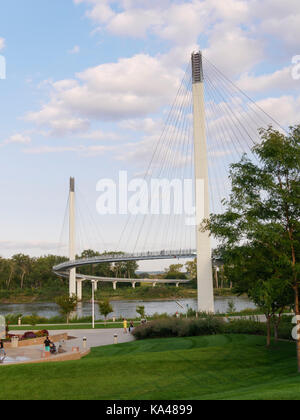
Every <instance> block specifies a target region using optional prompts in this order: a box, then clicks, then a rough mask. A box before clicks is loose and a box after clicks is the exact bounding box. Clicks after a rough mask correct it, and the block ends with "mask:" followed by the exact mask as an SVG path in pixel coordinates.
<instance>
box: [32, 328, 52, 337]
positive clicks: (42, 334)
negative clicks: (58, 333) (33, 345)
mask: <svg viewBox="0 0 300 420" xmlns="http://www.w3.org/2000/svg"><path fill="white" fill-rule="evenodd" d="M35 335H36V337H37V338H42V337H48V335H49V332H48V331H47V330H42V331H37V332H35Z"/></svg>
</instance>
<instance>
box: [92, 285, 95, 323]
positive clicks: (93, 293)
mask: <svg viewBox="0 0 300 420" xmlns="http://www.w3.org/2000/svg"><path fill="white" fill-rule="evenodd" d="M92 320H93V321H92V322H93V325H92V327H93V329H95V280H92Z"/></svg>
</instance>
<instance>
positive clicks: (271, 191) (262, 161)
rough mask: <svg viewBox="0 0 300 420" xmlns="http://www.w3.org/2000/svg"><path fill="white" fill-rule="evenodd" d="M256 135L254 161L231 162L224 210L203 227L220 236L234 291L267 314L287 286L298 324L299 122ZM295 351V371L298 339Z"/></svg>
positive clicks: (245, 157)
mask: <svg viewBox="0 0 300 420" xmlns="http://www.w3.org/2000/svg"><path fill="white" fill-rule="evenodd" d="M260 134H261V143H260V144H257V145H256V146H255V147H254V149H253V152H254V154H255V156H256V161H254V160H253V159H252V160H250V158H247V156H244V157H243V159H242V160H241V161H240V162H239V163H237V164H235V165H232V168H231V173H230V178H231V183H232V193H231V196H230V199H229V200H228V201H227V202H225V205H226V211H225V213H224V214H221V215H211V218H210V221H207V224H206V226H205V228H208V229H210V231H211V233H212V234H213V235H214V236H215V237H217V238H218V239H219V240H221V244H222V250H223V252H224V253H225V255H226V259H227V264H226V265H227V273H228V272H229V274H230V275H231V276H232V278H234V280H235V281H236V283H237V284H238V288H239V290H240V291H241V290H242V289H244V290H247V293H248V294H249V296H250V297H252V298H253V299H254V300H256V301H257V302H258V303H259V302H260V303H259V304H260V305H261V306H263V307H265V308H266V312H269V315H268V316H270V314H272V312H274V311H276V310H278V308H279V306H281V305H283V304H284V303H285V302H280V304H278V301H279V300H280V299H281V296H282V295H284V296H285V297H286V299H287V302H288V301H289V297H288V292H287V290H288V289H290V290H292V291H293V294H294V307H295V311H296V314H297V316H298V318H299V320H298V326H299V327H300V310H299V271H300V265H299V264H300V262H299V257H300V126H295V127H291V129H290V132H289V134H287V135H284V134H283V133H281V132H279V131H276V130H274V129H273V128H272V127H269V128H268V129H267V130H264V129H262V130H261V132H260ZM239 259H240V261H242V262H243V264H244V265H245V269H243V267H242V266H241V264H240V263H239ZM230 267H231V268H230ZM251 270H252V274H251ZM237 271H239V274H238V273H237ZM234 274H235V275H234ZM238 275H239V278H240V280H238V279H237V276H238ZM297 355H298V370H299V372H300V337H299V339H298V341H297Z"/></svg>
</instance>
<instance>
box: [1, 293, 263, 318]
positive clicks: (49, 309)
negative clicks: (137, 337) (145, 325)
mask: <svg viewBox="0 0 300 420" xmlns="http://www.w3.org/2000/svg"><path fill="white" fill-rule="evenodd" d="M230 301H234V303H235V308H236V310H237V311H242V310H243V309H250V308H251V309H254V308H255V305H254V304H253V303H252V302H251V301H250V300H249V299H247V298H244V297H216V298H215V309H216V312H219V313H226V312H227V310H228V303H229V302H230ZM177 302H178V303H179V304H180V305H181V306H180V305H179V304H178V303H176V302H175V301H147V302H144V301H136V300H134V301H133V300H120V301H112V302H111V305H112V307H113V308H114V314H112V315H111V316H110V317H112V316H113V315H114V316H116V317H117V318H121V317H124V318H129V319H130V318H136V317H137V313H136V307H137V306H140V305H143V306H145V310H146V314H147V315H148V316H151V315H153V314H155V313H159V314H162V313H167V314H169V315H173V314H175V312H179V313H185V312H186V311H187V309H188V308H192V309H196V308H197V300H196V299H180V300H178V301H177ZM95 306H96V318H97V319H100V318H102V317H101V316H100V314H99V311H98V305H95ZM8 314H22V315H23V316H24V315H31V314H37V315H39V316H42V317H46V318H51V317H53V316H56V315H59V308H58V306H57V305H56V303H50V302H49V303H24V304H0V315H8ZM91 314H92V305H91V303H89V302H84V303H82V304H80V305H79V307H78V309H77V315H78V316H79V317H83V316H91Z"/></svg>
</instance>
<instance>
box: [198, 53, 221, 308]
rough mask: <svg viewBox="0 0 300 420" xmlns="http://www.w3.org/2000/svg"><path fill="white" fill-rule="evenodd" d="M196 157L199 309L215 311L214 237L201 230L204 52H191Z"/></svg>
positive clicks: (206, 211)
mask: <svg viewBox="0 0 300 420" xmlns="http://www.w3.org/2000/svg"><path fill="white" fill-rule="evenodd" d="M192 74H193V116H194V158H195V190H196V236H197V278H198V310H199V311H201V312H212V313H213V312H214V310H215V308H214V291H213V276H212V256H211V239H210V236H209V234H208V232H201V229H200V226H201V223H202V221H203V219H204V218H208V217H209V215H210V201H209V200H210V196H209V179H208V157H207V139H206V125H205V101H204V74H203V62H202V53H201V52H195V53H193V54H192Z"/></svg>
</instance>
